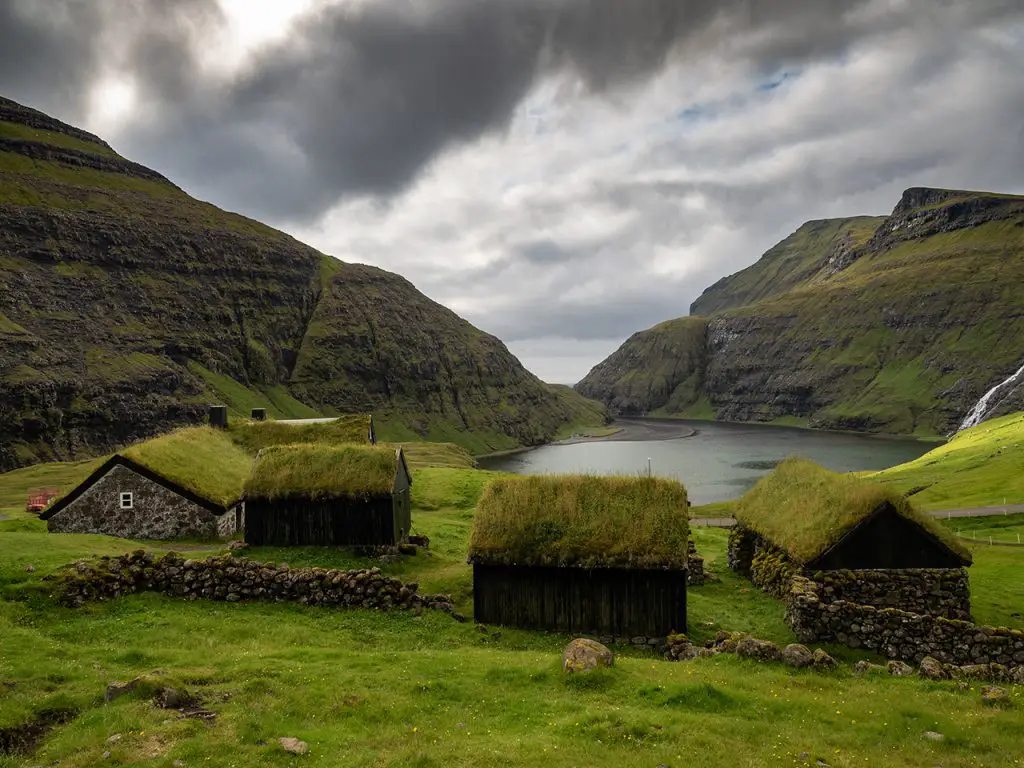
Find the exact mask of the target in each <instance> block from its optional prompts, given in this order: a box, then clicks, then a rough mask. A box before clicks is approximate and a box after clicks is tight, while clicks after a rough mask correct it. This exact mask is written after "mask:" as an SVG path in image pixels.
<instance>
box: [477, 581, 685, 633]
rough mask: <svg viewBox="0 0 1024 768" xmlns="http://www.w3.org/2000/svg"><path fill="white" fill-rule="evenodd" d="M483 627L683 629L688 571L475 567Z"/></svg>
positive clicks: (627, 630) (609, 630)
mask: <svg viewBox="0 0 1024 768" xmlns="http://www.w3.org/2000/svg"><path fill="white" fill-rule="evenodd" d="M473 606H474V611H473V612H474V615H475V618H476V620H477V621H479V622H481V623H483V624H497V625H501V626H509V627H520V628H523V629H546V630H551V631H555V632H566V633H574V634H575V633H592V634H600V635H617V636H629V637H635V636H638V635H643V636H646V637H664V636H666V635H668V634H670V633H671V632H685V631H686V571H685V570H672V571H669V570H639V569H635V570H633V569H622V568H593V569H584V568H555V567H540V566H508V565H485V564H475V565H474V566H473Z"/></svg>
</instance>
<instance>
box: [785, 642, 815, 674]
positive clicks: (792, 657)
mask: <svg viewBox="0 0 1024 768" xmlns="http://www.w3.org/2000/svg"><path fill="white" fill-rule="evenodd" d="M782 660H783V661H784V662H786V664H788V665H789V666H791V667H794V668H796V669H803V668H804V667H809V666H811V664H813V663H814V654H812V653H811V650H810V648H808V647H807V646H806V645H800V643H790V644H789V645H787V646H786V647H785V648H783V649H782Z"/></svg>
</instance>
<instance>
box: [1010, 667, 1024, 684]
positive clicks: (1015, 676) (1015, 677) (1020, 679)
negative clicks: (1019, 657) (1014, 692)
mask: <svg viewBox="0 0 1024 768" xmlns="http://www.w3.org/2000/svg"><path fill="white" fill-rule="evenodd" d="M1009 677H1010V680H1011V681H1013V682H1015V683H1016V684H1017V685H1024V666H1020V667H1014V668H1013V669H1011V670H1010V673H1009Z"/></svg>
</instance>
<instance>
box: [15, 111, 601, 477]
mask: <svg viewBox="0 0 1024 768" xmlns="http://www.w3.org/2000/svg"><path fill="white" fill-rule="evenodd" d="M211 401H218V402H227V403H228V404H229V405H230V406H231V407H232V409H233V410H235V411H236V412H238V413H247V409H248V408H249V407H252V406H267V407H269V409H270V411H271V413H272V414H273V415H279V416H304V415H316V414H318V413H324V414H329V413H335V412H346V411H355V410H371V409H372V410H373V411H375V412H376V413H377V414H378V415H379V416H380V418H381V423H382V424H383V425H384V429H385V432H386V431H387V430H388V429H389V428H390V429H391V430H392V431H394V432H395V433H396V434H397V435H398V436H401V437H406V438H412V437H415V436H417V435H418V434H423V435H431V436H435V437H437V436H443V437H445V438H446V439H450V440H455V441H457V442H462V443H463V444H466V445H467V446H469V447H471V448H472V449H474V450H480V451H483V450H487V449H489V448H506V447H512V446H514V445H517V444H533V443H537V442H542V441H545V440H548V439H550V438H551V437H552V436H553V434H554V433H555V431H556V430H557V429H558V427H559V426H560V425H561V424H562V423H563V422H565V421H569V420H571V419H572V418H573V417H574V416H575V415H576V414H575V413H574V412H573V409H572V408H569V409H567V408H566V399H565V397H564V396H560V395H557V394H556V393H553V392H552V391H551V390H550V388H549V387H547V386H546V385H545V384H543V383H542V382H540V381H539V380H538V379H537V378H536V377H534V376H532V375H531V374H530V373H529V372H527V371H526V370H525V369H523V368H522V366H521V365H520V364H519V362H518V361H517V360H516V359H515V358H514V357H513V356H512V355H511V354H510V353H509V352H508V350H507V349H506V348H505V347H504V345H503V344H501V342H500V341H498V340H497V339H495V338H493V337H492V336H489V335H487V334H485V333H482V332H481V331H479V330H477V329H475V328H473V327H472V326H471V325H469V324H468V323H466V322H465V321H464V320H462V319H461V318H459V317H457V316H456V315H455V314H453V313H452V312H450V311H448V310H447V309H445V308H444V307H442V306H440V305H438V304H436V303H434V302H432V301H430V300H429V299H427V298H426V297H425V296H423V295H422V294H421V293H419V292H418V291H416V289H415V288H414V287H413V286H412V285H411V284H410V283H408V282H407V281H406V280H404V279H402V278H400V277H398V276H397V275H392V274H389V273H387V272H384V271H381V270H377V269H373V268H370V267H365V266H362V265H357V264H346V263H342V262H339V261H336V260H335V259H332V258H330V257H328V256H325V255H324V254H321V253H319V252H318V251H315V250H314V249H312V248H309V247H307V246H305V245H303V244H302V243H299V242H297V241H296V240H294V239H293V238H291V237H289V236H287V235H285V234H283V233H281V232H278V231H276V230H273V229H271V228H269V227H266V226H264V225H262V224H260V223H258V222H255V221H252V220H249V219H246V218H244V217H242V216H237V215H235V214H230V213H226V212H224V211H221V210H219V209H217V208H215V207H214V206H211V205H208V204H205V203H202V202H199V201H197V200H194V199H193V198H191V197H189V196H188V195H186V194H185V193H184V192H182V191H181V190H180V189H178V188H177V187H175V186H174V185H173V184H171V183H170V182H169V181H167V180H166V179H165V178H164V177H163V176H161V175H160V174H158V173H156V172H154V171H151V170H149V169H146V168H144V167H142V166H140V165H138V164H136V163H132V162H130V161H128V160H125V159H124V158H121V157H119V156H118V155H116V154H115V153H114V151H113V150H112V149H111V148H110V147H109V146H108V145H106V144H105V143H103V142H102V141H101V140H99V139H98V138H96V137H95V136H92V135H91V134H88V133H86V132H84V131H81V130H79V129H76V128H74V127H73V126H68V125H65V124H63V123H60V122H58V121H56V120H53V119H52V118H49V117H47V116H46V115H43V114H41V113H38V112H35V111H34V110H30V109H27V108H25V107H23V106H21V105H18V104H15V103H14V102H10V101H6V100H3V99H0V469H8V468H11V467H14V466H18V465H21V464H26V463H30V462H32V461H36V460H39V459H44V458H73V457H78V456H85V455H91V454H95V453H99V452H102V451H107V450H110V449H112V448H114V447H117V446H119V445H123V444H124V443H126V442H129V441H132V440H135V439H138V438H142V437H145V436H148V435H151V434H153V433H155V432H158V431H161V430H163V429H166V428H167V427H169V426H171V425H175V424H180V423H187V422H193V421H196V420H198V419H200V418H201V416H202V414H203V413H204V410H205V405H206V404H207V403H209V402H211ZM580 405H581V406H582V405H583V403H582V401H581V403H580Z"/></svg>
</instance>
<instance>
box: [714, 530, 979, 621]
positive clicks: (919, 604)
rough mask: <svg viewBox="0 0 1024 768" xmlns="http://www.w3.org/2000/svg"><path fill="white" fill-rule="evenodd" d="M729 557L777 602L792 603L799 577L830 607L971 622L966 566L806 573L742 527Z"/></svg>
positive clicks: (732, 540)
mask: <svg viewBox="0 0 1024 768" xmlns="http://www.w3.org/2000/svg"><path fill="white" fill-rule="evenodd" d="M728 559H729V567H730V568H731V569H732V570H733V571H735V572H736V573H739V574H741V575H743V576H746V577H747V578H749V579H750V581H751V582H752V583H753V584H754V585H755V586H757V587H760V588H761V589H762V590H764V591H765V592H767V593H768V594H770V595H771V596H772V597H775V598H777V599H779V600H786V599H788V596H789V593H790V589H791V580H792V578H793V576H795V575H801V576H803V577H804V578H808V579H811V580H812V581H815V582H817V583H818V584H819V585H820V586H821V587H822V590H823V591H822V596H823V599H824V600H825V602H828V603H832V602H836V601H847V602H851V603H857V604H859V605H870V606H873V607H875V608H898V609H900V610H903V611H910V612H912V613H918V614H925V615H934V616H943V617H945V618H947V619H961V620H963V621H970V620H971V592H970V586H969V584H968V578H967V571H966V570H965V569H963V568H906V569H895V568H894V569H879V570H835V571H807V570H802V569H801V568H800V567H799V566H797V565H795V564H794V563H792V562H791V561H790V560H789V557H788V556H787V555H786V553H785V552H784V551H782V550H781V549H779V548H778V547H776V546H775V545H774V544H772V543H771V542H770V541H767V540H765V539H764V538H762V537H761V536H760V535H759V534H757V533H755V532H754V531H752V530H750V529H749V528H746V527H744V526H743V525H736V526H734V527H733V528H732V530H730V532H729V549H728Z"/></svg>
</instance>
